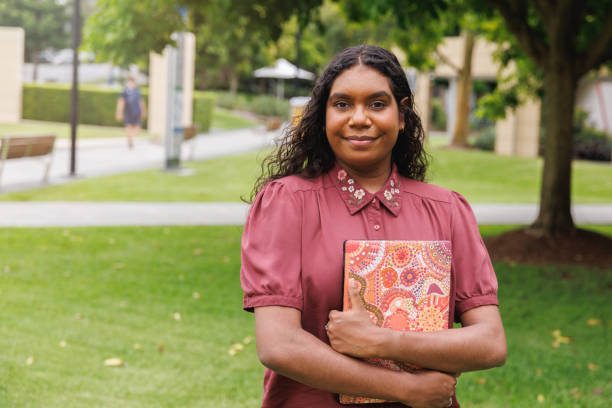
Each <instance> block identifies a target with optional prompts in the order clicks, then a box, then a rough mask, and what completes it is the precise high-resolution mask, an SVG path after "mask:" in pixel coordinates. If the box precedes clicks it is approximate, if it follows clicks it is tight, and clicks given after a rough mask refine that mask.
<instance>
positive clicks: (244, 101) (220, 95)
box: [210, 91, 253, 110]
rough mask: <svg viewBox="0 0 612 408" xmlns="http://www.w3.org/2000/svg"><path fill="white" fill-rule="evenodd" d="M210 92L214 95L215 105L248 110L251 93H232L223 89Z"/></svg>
mask: <svg viewBox="0 0 612 408" xmlns="http://www.w3.org/2000/svg"><path fill="white" fill-rule="evenodd" d="M210 93H211V94H213V95H215V100H216V104H217V106H220V107H222V108H225V109H234V110H248V109H249V103H250V101H251V100H252V99H253V98H252V97H251V95H248V94H243V93H236V94H234V95H232V94H231V93H230V92H224V91H214V92H210Z"/></svg>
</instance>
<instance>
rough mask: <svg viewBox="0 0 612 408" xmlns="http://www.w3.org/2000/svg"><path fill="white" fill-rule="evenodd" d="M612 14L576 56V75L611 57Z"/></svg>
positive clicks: (584, 72) (580, 74)
mask: <svg viewBox="0 0 612 408" xmlns="http://www.w3.org/2000/svg"><path fill="white" fill-rule="evenodd" d="M611 49H612V14H610V15H608V18H607V19H606V22H605V23H604V24H603V30H601V32H600V33H599V35H597V36H595V41H594V42H593V43H592V44H591V46H590V47H589V48H588V49H587V50H586V51H584V52H582V53H580V55H579V56H578V58H576V74H577V75H578V77H581V76H582V75H584V74H586V73H587V72H589V71H590V70H591V69H593V68H594V67H595V66H596V65H598V64H599V63H601V62H603V61H605V60H606V59H607V58H611V57H612V51H611Z"/></svg>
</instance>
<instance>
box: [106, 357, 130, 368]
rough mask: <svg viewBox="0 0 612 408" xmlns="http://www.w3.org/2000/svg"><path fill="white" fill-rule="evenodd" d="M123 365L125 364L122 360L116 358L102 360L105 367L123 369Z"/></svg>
mask: <svg viewBox="0 0 612 408" xmlns="http://www.w3.org/2000/svg"><path fill="white" fill-rule="evenodd" d="M124 364H125V363H124V362H123V360H121V359H120V358H117V357H113V358H109V359H106V360H104V365H105V366H107V367H123V366H124Z"/></svg>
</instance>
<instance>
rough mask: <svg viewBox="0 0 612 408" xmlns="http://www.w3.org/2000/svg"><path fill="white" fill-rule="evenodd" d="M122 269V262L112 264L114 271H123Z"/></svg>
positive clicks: (123, 265)
mask: <svg viewBox="0 0 612 408" xmlns="http://www.w3.org/2000/svg"><path fill="white" fill-rule="evenodd" d="M124 267H125V264H124V263H123V262H115V263H114V264H113V269H114V270H119V269H123V268H124Z"/></svg>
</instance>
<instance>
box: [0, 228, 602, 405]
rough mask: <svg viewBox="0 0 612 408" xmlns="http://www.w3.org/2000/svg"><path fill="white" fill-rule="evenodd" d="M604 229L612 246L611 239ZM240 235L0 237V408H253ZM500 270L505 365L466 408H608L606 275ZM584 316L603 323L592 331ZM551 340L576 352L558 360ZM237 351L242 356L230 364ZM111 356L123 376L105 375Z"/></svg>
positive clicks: (72, 232) (52, 233) (471, 376)
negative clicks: (237, 347) (557, 333)
mask: <svg viewBox="0 0 612 408" xmlns="http://www.w3.org/2000/svg"><path fill="white" fill-rule="evenodd" d="M507 228H508V227H501V228H499V227H487V228H483V233H493V232H499V231H502V230H505V229H507ZM598 229H599V230H600V231H602V232H605V233H607V234H609V235H612V227H599V228H598ZM240 234H241V228H239V227H166V228H161V227H159V228H157V227H154V228H68V229H63V228H42V229H28V228H15V229H4V230H2V231H0V282H1V284H0V299H2V300H1V306H0V310H1V316H2V324H1V325H0V350H2V351H1V352H0V406H1V407H7V408H25V407H28V408H29V407H32V408H33V407H46V408H56V407H58V408H59V407H62V408H63V407H101V406H105V407H118V406H121V407H130V408H131V407H164V408H166V407H256V406H259V403H260V398H261V387H262V376H263V368H262V367H261V365H260V364H259V363H258V361H257V356H256V351H255V345H254V343H253V342H251V343H249V344H244V342H243V339H245V338H246V337H248V336H251V337H252V336H253V335H254V329H253V317H252V315H250V314H248V313H245V312H243V311H242V310H241V298H242V293H241V291H240V284H239V279H238V276H239V268H240ZM496 271H497V275H498V280H499V283H500V302H501V313H502V317H503V319H504V325H505V329H506V333H507V337H508V344H509V355H508V361H507V363H506V365H505V366H504V367H502V368H496V369H494V370H490V371H485V372H475V373H466V374H464V375H462V376H461V377H460V378H459V385H458V395H459V397H460V400H461V401H462V402H463V404H464V406H466V407H474V408H494V407H499V408H507V407H536V406H543V407H546V406H549V407H561V408H566V407H567V408H570V407H571V408H573V407H588V408H598V407H602V408H603V407H608V406H609V404H610V398H611V395H612V382H610V377H609V373H610V372H612V361H611V357H610V353H609V340H610V329H611V324H612V322H611V321H610V312H611V310H610V303H609V297H610V287H611V285H612V274H610V271H597V270H588V269H583V268H567V267H527V266H520V265H506V264H496ZM194 292H197V293H198V294H199V298H194V296H193V293H194ZM175 313H180V316H181V319H180V320H176V319H175V318H174V317H173V316H174V314H175ZM589 318H598V319H600V320H601V321H602V324H601V325H597V326H592V327H590V326H587V324H586V321H587V319H589ZM556 329H558V330H561V332H562V334H563V335H565V336H569V337H571V338H572V339H573V341H572V342H571V343H570V344H562V345H561V346H560V347H559V348H556V349H555V348H552V347H551V343H552V341H553V337H552V335H551V332H552V331H553V330H556ZM61 342H65V347H61V346H60V343H61ZM235 343H243V346H244V350H242V351H239V352H238V353H237V354H236V355H235V356H231V355H230V354H229V353H228V351H229V350H230V348H231V347H232V345H233V344H235ZM135 344H138V345H140V348H135V347H134V345H135ZM162 345H163V351H162V352H160V351H159V349H160V346H162ZM30 357H33V363H32V364H27V362H28V359H29V358H30ZM113 357H116V358H120V359H122V360H123V361H124V362H125V366H124V367H121V368H112V367H105V366H104V361H105V360H106V359H108V358H113ZM589 363H591V364H595V365H596V366H597V367H596V368H595V367H594V366H591V368H594V369H595V370H594V371H593V370H591V369H589ZM539 370H541V375H539V373H540V371H539ZM593 391H595V393H593ZM599 391H601V392H599ZM598 392H599V393H598ZM538 394H541V395H542V396H543V397H544V398H545V402H544V403H543V404H539V403H538V402H537V396H538Z"/></svg>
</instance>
